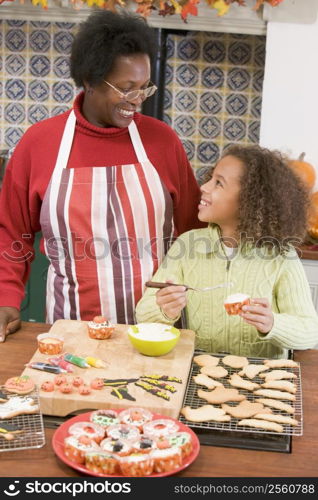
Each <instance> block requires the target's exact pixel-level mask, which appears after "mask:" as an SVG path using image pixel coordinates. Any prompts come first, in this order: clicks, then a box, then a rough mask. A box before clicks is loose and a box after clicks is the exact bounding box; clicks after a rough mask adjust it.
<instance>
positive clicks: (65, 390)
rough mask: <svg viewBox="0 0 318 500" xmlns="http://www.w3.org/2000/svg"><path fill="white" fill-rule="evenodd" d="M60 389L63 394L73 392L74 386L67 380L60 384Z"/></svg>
mask: <svg viewBox="0 0 318 500" xmlns="http://www.w3.org/2000/svg"><path fill="white" fill-rule="evenodd" d="M59 391H60V392H61V393H62V394H70V393H71V392H73V386H72V384H68V383H67V382H65V383H64V384H61V385H60V387H59Z"/></svg>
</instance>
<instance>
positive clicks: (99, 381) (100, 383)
mask: <svg viewBox="0 0 318 500" xmlns="http://www.w3.org/2000/svg"><path fill="white" fill-rule="evenodd" d="M103 387H104V379H103V378H94V379H93V380H92V381H91V388H92V389H95V390H100V389H102V388H103Z"/></svg>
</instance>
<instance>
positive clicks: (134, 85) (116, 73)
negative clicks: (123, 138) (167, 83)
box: [83, 54, 150, 128]
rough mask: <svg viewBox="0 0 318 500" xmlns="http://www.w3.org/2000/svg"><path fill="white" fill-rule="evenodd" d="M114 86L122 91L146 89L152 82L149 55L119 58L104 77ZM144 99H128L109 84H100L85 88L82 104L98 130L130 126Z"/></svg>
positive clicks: (84, 111) (86, 115) (86, 114)
mask: <svg viewBox="0 0 318 500" xmlns="http://www.w3.org/2000/svg"><path fill="white" fill-rule="evenodd" d="M105 80H107V81H108V82H109V83H110V84H111V85H113V86H114V87H116V88H117V89H118V90H119V91H121V92H124V93H126V92H129V91H131V90H140V89H145V88H146V87H147V86H148V84H149V81H150V59H149V57H148V55H146V54H133V55H129V56H118V57H117V59H116V60H115V63H114V66H113V69H112V71H111V72H110V73H109V74H108V75H106V76H105ZM142 101H143V98H142V97H138V98H137V99H134V100H129V101H128V100H127V99H125V98H123V97H121V96H120V94H119V93H118V92H116V90H114V89H113V88H111V87H110V86H109V85H107V83H104V82H103V83H101V84H99V85H97V86H95V87H93V88H92V92H90V91H89V87H88V86H86V92H85V98H84V103H83V114H84V116H85V118H86V119H87V120H88V121H89V122H90V123H92V124H93V125H96V126H97V127H118V128H124V127H128V125H129V124H130V123H131V121H132V119H133V115H134V113H135V111H136V110H137V107H139V106H140V105H141V103H142Z"/></svg>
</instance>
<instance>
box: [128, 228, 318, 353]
mask: <svg viewBox="0 0 318 500" xmlns="http://www.w3.org/2000/svg"><path fill="white" fill-rule="evenodd" d="M168 279H171V280H173V282H174V283H184V284H187V285H189V286H191V287H207V286H213V285H217V284H218V283H223V282H225V281H233V282H234V286H233V287H232V288H230V289H226V288H220V289H217V290H214V291H212V292H205V293H200V292H196V291H190V290H189V291H188V292H187V306H186V317H187V322H188V328H190V329H191V330H194V331H195V332H196V347H197V348H199V349H203V350H205V351H208V352H215V353H217V352H229V353H232V354H237V355H245V356H255V357H266V358H279V357H286V354H287V349H310V348H312V347H314V346H315V345H316V344H318V315H317V313H316V311H315V308H314V305H313V303H312V299H311V294H310V289H309V284H308V281H307V278H306V276H305V273H304V269H303V266H302V264H301V262H300V260H299V258H298V256H297V254H296V252H295V250H293V249H291V250H290V251H289V253H288V254H287V255H286V256H285V257H283V256H280V255H278V256H273V255H271V254H270V252H269V251H268V250H266V249H257V248H255V247H250V248H249V249H248V250H246V251H245V252H244V251H241V250H240V248H239V249H238V251H237V253H236V255H235V257H234V258H233V259H231V261H229V260H228V259H227V258H226V256H225V252H224V249H223V247H222V244H221V243H220V240H219V232H218V230H217V229H216V228H213V227H208V228H204V229H197V230H193V231H189V232H187V233H184V234H183V235H181V236H180V237H179V238H178V239H177V240H176V241H175V242H174V244H173V245H172V247H171V249H170V250H169V252H168V254H167V256H166V258H165V260H164V261H163V263H162V265H161V266H160V268H159V269H158V271H157V272H156V274H155V275H154V277H153V280H154V281H166V280H168ZM156 292H157V290H155V289H150V288H148V289H147V290H146V292H145V294H144V296H143V297H142V298H141V300H140V301H139V303H138V304H137V308H136V319H137V321H138V322H162V323H171V324H172V323H173V321H169V319H167V317H165V316H164V315H163V314H162V312H161V311H160V308H159V307H158V306H157V304H156V297H155V294H156ZM239 292H241V293H246V294H248V295H250V296H251V297H252V298H257V297H259V298H261V297H267V298H268V300H269V302H270V303H271V307H272V311H273V313H274V326H273V328H272V330H271V331H270V332H269V333H268V334H267V335H264V334H261V333H259V332H258V331H257V330H256V328H255V327H253V326H251V325H248V324H247V323H245V322H244V321H243V319H242V318H241V317H240V316H229V315H227V313H226V312H225V309H224V306H223V302H224V299H225V298H226V296H227V295H229V294H232V293H239Z"/></svg>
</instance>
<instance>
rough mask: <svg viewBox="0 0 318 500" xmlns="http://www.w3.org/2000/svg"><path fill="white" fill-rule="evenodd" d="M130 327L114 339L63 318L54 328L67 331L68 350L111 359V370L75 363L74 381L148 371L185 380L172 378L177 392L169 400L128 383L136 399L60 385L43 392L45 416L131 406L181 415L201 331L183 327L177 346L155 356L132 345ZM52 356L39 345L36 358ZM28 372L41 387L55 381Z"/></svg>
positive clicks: (120, 328)
mask: <svg viewBox="0 0 318 500" xmlns="http://www.w3.org/2000/svg"><path fill="white" fill-rule="evenodd" d="M127 329H128V326H127V325H117V326H116V329H115V330H114V332H113V334H112V337H111V338H110V339H107V340H94V339H91V338H89V336H88V332H87V324H86V322H84V321H73V320H58V321H56V322H55V323H54V324H53V325H52V327H51V329H50V332H51V333H53V332H55V333H62V334H63V336H64V351H65V352H69V353H71V354H75V355H77V356H82V357H85V356H93V357H96V358H100V359H102V360H103V361H105V362H106V365H107V366H106V368H93V367H90V368H80V367H77V366H75V365H73V367H74V372H73V373H69V374H67V378H68V379H69V381H70V382H71V381H72V379H73V377H75V376H80V377H82V378H83V379H84V382H85V383H86V384H89V383H90V381H91V380H93V379H94V378H96V377H102V378H107V379H118V378H120V379H123V378H137V377H140V376H144V375H154V374H159V375H170V376H174V377H178V378H180V379H182V383H181V384H180V383H176V382H171V385H173V386H174V387H175V388H176V389H177V391H176V392H175V393H170V392H169V391H165V392H166V393H167V394H169V396H170V400H169V401H166V400H165V399H162V398H160V397H158V396H155V395H153V394H150V393H148V392H146V391H145V390H144V389H142V388H140V387H137V386H136V385H135V384H134V383H130V384H129V385H128V390H129V394H131V395H132V396H133V397H134V398H135V399H136V400H135V401H129V400H127V399H118V398H117V397H116V396H114V395H112V394H111V391H112V388H111V387H104V388H103V389H101V390H92V392H91V394H89V395H87V396H82V395H80V394H79V393H78V391H77V389H76V388H74V391H73V392H72V393H71V394H62V393H61V392H60V391H59V390H58V388H56V389H55V390H54V392H45V391H43V390H40V401H41V411H42V413H43V414H45V415H56V416H66V415H68V414H69V413H73V412H75V411H77V410H93V409H100V408H126V407H127V408H128V407H131V406H134V407H136V406H138V407H139V406H141V407H144V408H148V409H149V410H151V411H153V412H155V413H161V414H163V415H167V416H170V417H173V418H178V416H179V412H180V409H181V406H182V402H183V397H184V393H185V389H186V385H187V379H188V374H189V370H190V367H191V362H192V356H193V351H194V337H195V334H194V332H193V331H191V330H181V336H180V340H179V342H178V344H177V345H176V346H175V347H174V349H173V350H172V351H171V352H170V353H168V354H166V355H165V356H159V357H149V356H144V355H142V354H139V353H138V351H136V349H135V348H134V347H133V346H132V345H131V343H130V341H129V338H128V336H127V333H126V332H127ZM47 358H48V356H47V355H44V354H41V353H40V352H39V350H38V349H37V350H36V351H35V353H34V355H33V357H32V359H31V360H30V361H41V362H47ZM23 375H29V376H30V377H32V378H33V380H34V381H35V382H36V384H38V386H39V387H40V386H41V384H42V382H44V381H46V380H51V381H53V380H54V377H55V375H53V374H51V373H48V372H42V371H39V370H34V369H31V368H28V367H26V368H25V370H24V372H23Z"/></svg>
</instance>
